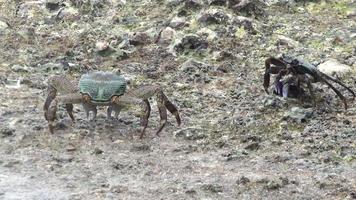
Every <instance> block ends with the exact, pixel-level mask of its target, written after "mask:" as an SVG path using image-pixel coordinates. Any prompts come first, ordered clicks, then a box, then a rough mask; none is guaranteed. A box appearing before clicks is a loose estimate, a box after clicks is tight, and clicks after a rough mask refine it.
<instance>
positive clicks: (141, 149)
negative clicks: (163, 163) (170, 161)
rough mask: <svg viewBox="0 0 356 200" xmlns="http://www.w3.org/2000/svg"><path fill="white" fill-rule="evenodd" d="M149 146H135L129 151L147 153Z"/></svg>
mask: <svg viewBox="0 0 356 200" xmlns="http://www.w3.org/2000/svg"><path fill="white" fill-rule="evenodd" d="M150 149H151V146H150V145H148V144H142V145H135V146H133V147H132V148H131V151H149V150H150Z"/></svg>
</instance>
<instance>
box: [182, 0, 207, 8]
mask: <svg viewBox="0 0 356 200" xmlns="http://www.w3.org/2000/svg"><path fill="white" fill-rule="evenodd" d="M202 6H203V2H202V1H201V0H186V1H185V3H184V8H185V9H189V10H196V9H200V8H201V7H202Z"/></svg>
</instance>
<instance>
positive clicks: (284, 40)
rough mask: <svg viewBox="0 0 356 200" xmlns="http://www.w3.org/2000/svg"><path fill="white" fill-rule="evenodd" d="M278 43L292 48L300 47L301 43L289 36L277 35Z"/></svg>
mask: <svg viewBox="0 0 356 200" xmlns="http://www.w3.org/2000/svg"><path fill="white" fill-rule="evenodd" d="M277 45H286V46H288V47H290V48H292V47H298V46H299V43H298V42H297V41H295V40H293V39H292V38H289V37H287V36H284V35H277Z"/></svg>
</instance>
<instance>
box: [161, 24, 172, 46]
mask: <svg viewBox="0 0 356 200" xmlns="http://www.w3.org/2000/svg"><path fill="white" fill-rule="evenodd" d="M175 35H176V31H175V30H174V29H172V28H171V27H166V28H165V29H163V30H162V32H161V35H160V38H159V40H158V43H160V44H169V43H171V42H172V41H173V39H174V37H175Z"/></svg>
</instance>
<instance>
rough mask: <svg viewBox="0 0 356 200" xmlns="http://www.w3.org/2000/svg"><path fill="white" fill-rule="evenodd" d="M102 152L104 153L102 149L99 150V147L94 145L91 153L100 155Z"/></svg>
mask: <svg viewBox="0 0 356 200" xmlns="http://www.w3.org/2000/svg"><path fill="white" fill-rule="evenodd" d="M102 153H104V151H103V150H101V149H100V148H98V147H95V149H94V151H93V154H95V155H100V154H102Z"/></svg>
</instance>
